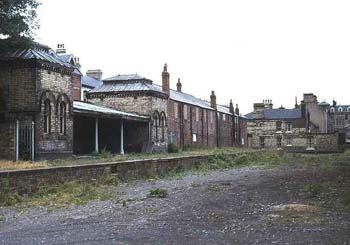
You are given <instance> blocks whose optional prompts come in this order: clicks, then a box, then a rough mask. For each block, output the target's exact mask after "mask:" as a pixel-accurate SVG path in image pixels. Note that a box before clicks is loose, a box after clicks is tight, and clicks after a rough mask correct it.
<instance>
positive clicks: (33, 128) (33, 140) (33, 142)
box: [31, 121, 35, 161]
mask: <svg viewBox="0 0 350 245" xmlns="http://www.w3.org/2000/svg"><path fill="white" fill-rule="evenodd" d="M34 126H35V125H34V121H33V122H32V155H31V160H32V161H34V160H35V156H34V154H35V139H34V137H35V131H34V130H35V127H34Z"/></svg>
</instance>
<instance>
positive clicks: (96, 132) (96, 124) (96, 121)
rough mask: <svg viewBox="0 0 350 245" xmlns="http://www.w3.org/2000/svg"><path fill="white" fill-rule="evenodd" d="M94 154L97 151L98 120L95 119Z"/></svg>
mask: <svg viewBox="0 0 350 245" xmlns="http://www.w3.org/2000/svg"><path fill="white" fill-rule="evenodd" d="M95 152H97V153H98V152H99V151H98V118H97V117H96V118H95Z"/></svg>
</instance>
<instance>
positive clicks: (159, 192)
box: [148, 188, 168, 198]
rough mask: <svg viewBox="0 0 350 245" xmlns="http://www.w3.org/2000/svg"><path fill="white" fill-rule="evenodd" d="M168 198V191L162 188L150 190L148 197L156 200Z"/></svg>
mask: <svg viewBox="0 0 350 245" xmlns="http://www.w3.org/2000/svg"><path fill="white" fill-rule="evenodd" d="M167 196H168V190H166V189H162V188H157V189H153V190H150V191H149V193H148V197H153V198H154V197H156V198H165V197H167Z"/></svg>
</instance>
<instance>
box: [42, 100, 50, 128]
mask: <svg viewBox="0 0 350 245" xmlns="http://www.w3.org/2000/svg"><path fill="white" fill-rule="evenodd" d="M44 133H46V134H50V133H51V104H50V100H49V99H46V100H45V102H44Z"/></svg>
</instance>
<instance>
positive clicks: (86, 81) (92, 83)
mask: <svg viewBox="0 0 350 245" xmlns="http://www.w3.org/2000/svg"><path fill="white" fill-rule="evenodd" d="M81 84H82V85H83V86H85V87H89V88H92V89H94V88H97V87H99V86H100V85H101V84H102V82H101V81H100V80H97V79H96V78H94V77H90V76H83V77H82V78H81Z"/></svg>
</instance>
